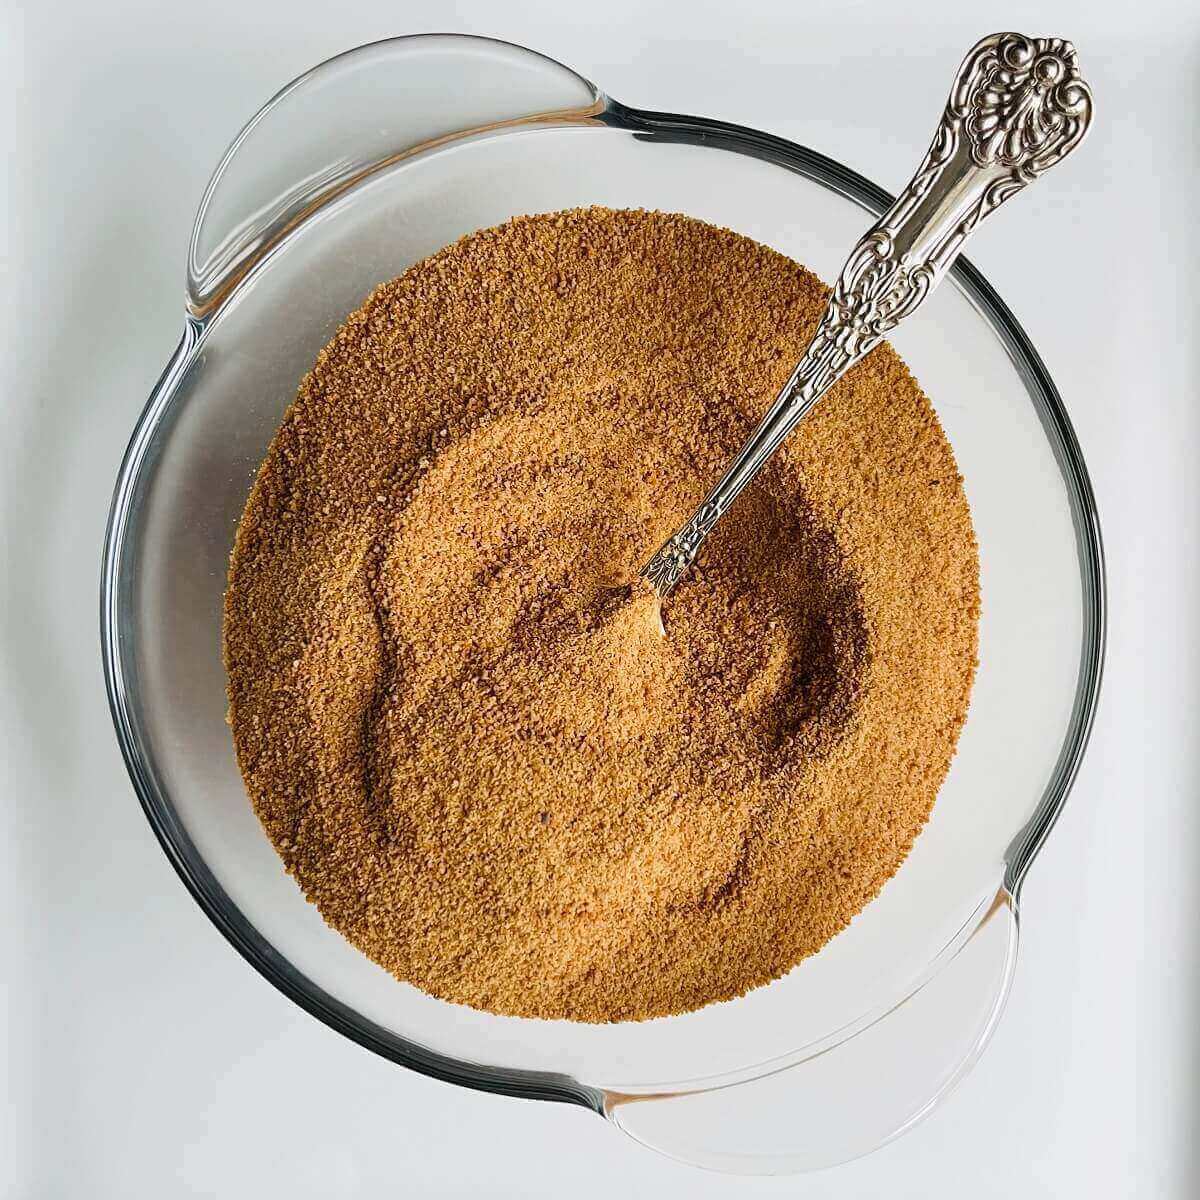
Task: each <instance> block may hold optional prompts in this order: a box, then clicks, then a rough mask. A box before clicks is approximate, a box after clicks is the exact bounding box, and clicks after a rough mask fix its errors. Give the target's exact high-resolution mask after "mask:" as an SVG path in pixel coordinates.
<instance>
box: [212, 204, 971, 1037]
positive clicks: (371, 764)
mask: <svg viewBox="0 0 1200 1200" xmlns="http://www.w3.org/2000/svg"><path fill="white" fill-rule="evenodd" d="M826 294H827V291H826V289H825V287H824V286H823V285H822V284H821V283H820V282H819V281H818V280H817V279H816V278H815V277H814V276H813V275H811V274H810V273H809V272H808V271H806V270H804V269H803V268H802V267H800V266H797V265H796V264H795V263H793V262H791V261H790V260H788V259H786V258H784V257H782V256H781V255H779V254H777V253H775V252H773V251H771V250H769V249H767V248H765V247H763V246H761V245H758V244H756V243H755V242H752V241H750V240H748V239H746V238H744V237H740V236H738V235H736V234H733V233H730V232H728V231H726V230H721V229H717V228H714V227H712V226H710V225H706V224H703V223H702V222H700V221H696V220H693V219H690V218H687V217H683V216H676V215H665V214H661V213H648V212H625V211H612V210H606V209H586V210H576V211H571V212H562V213H553V214H549V215H546V216H537V217H524V218H519V219H516V220H513V221H510V222H508V223H507V224H505V225H503V226H500V227H498V228H495V229H488V230H484V231H482V232H479V233H476V234H473V235H471V236H470V237H467V238H464V239H462V240H461V241H459V242H457V243H456V244H454V245H453V246H450V247H448V248H446V249H445V250H442V251H441V252H440V253H438V254H435V255H434V256H433V257H432V258H429V259H427V260H426V261H424V262H422V263H419V264H417V265H416V266H414V267H413V268H411V269H410V270H409V271H407V272H406V273H405V274H404V275H402V276H400V278H398V279H395V280H393V281H392V282H390V283H387V284H384V285H383V286H381V287H380V288H378V289H377V290H376V291H375V292H374V294H373V295H372V296H371V297H370V298H369V299H368V300H367V302H366V303H365V304H364V305H363V306H362V308H360V309H359V310H358V311H357V312H355V313H353V314H351V316H350V317H349V318H348V319H347V321H346V323H345V325H344V326H343V327H342V328H341V329H340V330H339V331H338V333H337V335H336V337H335V338H334V339H333V340H332V341H331V342H330V343H329V345H328V346H326V347H325V349H324V350H322V351H321V353H320V355H319V356H318V358H317V362H316V365H315V367H314V368H313V370H312V372H311V373H310V374H309V375H308V376H307V377H306V378H305V379H304V381H303V382H302V384H301V386H300V391H299V395H298V397H297V399H296V401H295V403H294V404H293V405H292V406H291V408H290V409H289V410H288V412H287V415H286V416H285V418H284V421H283V424H282V426H281V427H280V429H279V432H278V434H277V436H276V438H275V440H274V442H273V443H272V445H271V448H270V451H269V452H268V454H267V457H266V460H265V462H264V463H263V465H262V468H261V470H260V472H259V475H258V479H257V481H256V483H255V485H254V489H253V491H252V493H251V496H250V499H249V502H248V503H247V505H246V511H245V514H244V516H243V518H242V522H241V525H240V528H239V530H238V535H237V543H236V546H235V549H234V553H233V562H232V568H231V572H230V582H229V590H228V593H227V597H226V612H225V658H226V665H227V667H228V672H229V696H230V720H231V724H232V727H233V736H234V741H235V745H236V749H237V755H238V761H239V763H240V766H241V770H242V773H243V775H244V777H245V781H246V786H247V789H248V791H249V794H250V797H251V799H252V801H253V803H254V807H255V810H256V811H257V813H258V816H259V818H260V819H261V821H262V824H263V826H264V828H265V829H266V831H267V833H268V835H269V836H270V838H271V840H272V842H273V843H274V845H275V847H276V849H277V850H278V852H279V854H280V856H281V857H282V859H283V861H284V863H285V864H286V867H287V869H288V871H289V872H291V873H292V874H293V875H294V876H295V878H296V880H297V882H298V883H299V885H300V886H301V887H302V888H303V889H304V891H305V893H306V894H307V895H308V897H309V898H310V899H311V900H312V901H313V902H314V903H315V904H316V905H317V906H318V907H319V909H320V911H321V913H322V915H323V916H324V918H325V920H326V921H327V922H328V923H329V924H330V925H331V926H333V927H334V928H335V929H337V930H338V931H340V932H341V933H342V934H344V935H345V936H346V937H347V938H348V939H349V940H350V941H351V942H352V943H353V944H354V945H356V946H357V947H359V948H360V949H361V950H362V951H363V952H364V953H366V954H368V955H370V957H371V958H373V959H374V960H375V961H376V962H378V963H380V964H381V965H382V966H384V967H386V968H387V970H389V971H391V972H392V973H393V974H394V975H396V976H397V977H398V978H400V979H402V980H407V981H410V982H411V983H413V984H415V985H417V986H418V987H420V988H423V989H424V990H425V991H427V992H430V993H432V994H433V995H435V996H439V997H442V998H444V999H446V1000H451V1001H456V1002H459V1003H463V1004H469V1005H472V1006H474V1007H476V1008H481V1009H487V1010H490V1011H493V1012H497V1013H506V1014H514V1015H519V1016H526V1017H547V1018H570V1019H573V1020H580V1021H617V1020H631V1019H641V1018H646V1017H655V1016H660V1015H664V1014H670V1013H680V1012H684V1011H687V1010H689V1009H694V1008H697V1007H699V1006H701V1005H704V1004H707V1003H710V1002H712V1001H716V1000H726V999H729V998H731V997H734V996H737V995H739V994H741V993H743V992H745V991H746V990H747V989H749V988H753V987H756V986H758V985H760V984H764V983H767V982H768V981H770V980H772V979H774V978H776V977H778V976H779V975H781V974H783V973H784V972H786V971H788V970H789V969H790V968H791V967H793V966H795V964H796V963H798V962H799V961H800V960H801V959H803V958H804V957H805V956H807V955H809V954H812V953H814V952H815V951H816V950H818V949H820V947H821V946H822V945H823V944H824V943H825V942H826V941H828V940H829V939H830V938H831V937H833V936H834V934H836V933H837V932H838V931H839V930H840V929H842V928H843V927H844V926H845V925H846V924H847V922H849V921H850V919H851V918H852V917H853V916H854V915H855V914H856V913H857V912H858V911H859V910H860V909H862V907H863V906H864V905H865V904H866V903H868V901H870V900H871V899H872V898H873V897H874V896H875V895H876V894H877V893H878V891H879V889H880V888H881V887H882V886H883V884H884V883H885V882H886V881H887V879H888V878H889V877H890V876H891V875H892V874H893V873H894V872H895V871H896V869H897V868H898V867H899V865H900V863H901V862H902V861H903V859H904V857H905V855H906V854H907V853H908V850H909V848H910V846H911V845H912V842H913V839H914V838H915V836H916V835H917V833H918V832H919V831H920V829H921V827H922V825H923V824H924V822H925V821H926V819H927V818H928V816H929V812H930V809H931V807H932V805H933V802H934V797H935V796H936V794H937V790H938V788H939V786H940V785H941V782H942V780H943V778H944V777H945V774H946V771H947V769H948V767H949V764H950V759H951V756H952V755H953V752H954V747H955V742H956V740H957V737H958V733H959V730H960V728H961V726H962V723H963V720H964V718H965V716H966V711H967V703H968V698H969V694H970V689H971V681H972V677H973V673H974V667H975V656H976V636H977V634H976V631H977V623H978V612H979V583H978V580H979V574H978V562H977V554H976V547H975V541H974V536H973V533H972V528H971V520H970V514H969V512H968V508H967V503H966V499H965V497H964V494H963V490H962V484H961V479H960V478H959V475H958V473H957V470H956V467H955V463H954V458H953V455H952V453H951V450H950V446H949V445H948V443H947V441H946V439H945V437H944V436H943V433H942V431H941V428H940V426H939V424H938V421H937V418H936V417H935V415H934V413H933V410H932V408H931V407H930V405H929V402H928V401H927V400H926V398H925V396H924V395H923V394H922V392H921V390H920V388H919V387H918V385H917V383H916V381H915V380H914V379H913V378H912V376H911V375H910V374H909V373H908V371H907V369H906V368H905V366H904V364H903V363H902V362H901V361H900V359H899V358H898V357H897V356H896V354H895V353H894V352H893V351H892V349H891V348H890V347H889V346H888V345H886V344H885V345H881V346H880V347H878V348H877V349H876V350H875V351H873V352H872V353H871V354H870V355H869V356H868V357H867V358H866V359H865V360H864V362H863V363H862V364H860V365H859V366H858V367H856V368H855V369H854V370H853V371H852V372H851V373H850V374H849V375H848V376H847V378H846V379H845V380H843V381H842V382H841V383H840V384H839V385H838V386H837V387H836V388H834V389H833V391H832V392H831V394H830V395H829V396H828V397H827V398H826V399H825V400H824V402H823V403H822V404H821V405H820V406H819V407H818V408H817V409H816V410H815V412H814V413H813V414H812V415H811V416H810V417H809V418H808V419H807V420H806V421H805V422H804V424H803V425H802V426H801V428H800V429H799V430H798V431H797V432H796V433H795V434H794V435H793V436H792V438H791V439H790V440H789V441H788V442H787V443H786V445H785V447H784V448H783V450H782V451H781V452H780V454H779V455H778V456H777V458H776V460H775V461H774V462H772V463H771V464H770V465H769V466H768V468H767V469H766V470H765V471H764V472H763V473H762V474H761V475H760V476H759V478H758V479H757V480H756V481H755V482H754V483H753V484H752V485H751V487H750V488H749V489H748V490H747V491H746V493H745V494H744V495H743V496H742V498H741V499H740V500H739V501H738V503H737V504H736V505H735V507H734V508H733V510H732V511H731V512H730V513H729V514H728V516H727V517H726V518H725V519H724V520H723V521H722V523H721V524H720V525H719V526H718V528H717V530H716V531H715V533H714V534H713V535H712V537H711V538H710V539H709V540H708V542H707V544H706V547H705V550H704V552H703V554H702V556H701V559H700V560H699V562H698V563H697V566H696V568H695V569H694V570H693V572H692V573H691V574H690V575H689V576H688V577H687V578H686V580H685V581H684V582H683V584H682V585H681V586H680V587H679V589H678V591H677V592H676V593H674V594H673V595H672V596H671V598H670V599H669V600H668V601H667V602H666V604H665V606H664V611H663V622H664V625H665V629H666V636H663V635H662V633H661V632H660V630H659V628H658V626H657V624H656V620H655V614H654V612H653V609H654V600H653V598H652V597H651V596H649V595H648V594H647V593H646V592H644V591H643V590H641V589H640V588H638V587H633V588H630V587H629V586H624V587H622V586H621V585H628V584H629V583H630V581H633V580H634V579H635V578H636V574H637V570H638V568H639V566H640V565H641V564H642V563H643V562H644V561H645V559H646V558H647V557H648V556H649V555H650V553H652V552H653V550H654V549H655V548H656V547H657V546H659V545H660V544H661V542H662V541H663V540H664V539H665V538H666V537H667V536H668V535H669V534H670V533H671V532H672V531H673V530H674V529H675V528H676V527H677V526H678V525H679V523H680V522H681V521H682V520H683V519H684V518H686V517H687V515H688V514H689V513H690V511H691V509H692V507H693V506H694V505H695V504H696V503H697V502H698V501H699V500H700V499H701V497H702V496H703V495H704V493H705V492H706V491H707V490H708V488H709V487H710V486H711V485H712V484H713V482H715V480H716V478H717V476H718V475H719V473H720V471H721V469H722V467H723V465H724V464H725V462H726V461H727V460H728V458H729V456H730V455H731V454H732V453H733V452H734V451H735V450H736V449H737V448H738V446H739V445H740V444H741V442H742V440H743V439H744V438H745V436H746V435H747V434H748V433H749V432H750V430H751V429H752V428H753V426H754V425H755V423H756V422H757V421H758V419H759V418H760V417H761V416H762V414H763V412H764V411H765V410H766V408H767V406H768V405H769V404H770V402H771V400H772V399H773V398H774V396H775V394H776V392H777V390H778V389H779V388H780V386H781V385H782V384H783V383H784V381H785V380H786V379H787V377H788V375H789V373H790V372H791V370H792V367H793V366H794V364H795V363H796V361H797V360H798V359H799V357H800V355H801V354H802V352H803V351H804V348H805V346H806V344H807V340H808V338H809V336H810V334H811V333H812V331H813V329H814V327H815V325H816V322H817V319H818V318H819V316H820V314H821V311H822V309H823V306H824V301H825V296H826Z"/></svg>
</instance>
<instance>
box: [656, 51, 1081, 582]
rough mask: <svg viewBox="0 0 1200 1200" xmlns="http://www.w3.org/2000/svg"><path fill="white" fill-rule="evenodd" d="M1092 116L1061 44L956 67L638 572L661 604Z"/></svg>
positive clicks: (972, 57) (970, 59)
mask: <svg viewBox="0 0 1200 1200" xmlns="http://www.w3.org/2000/svg"><path fill="white" fill-rule="evenodd" d="M1091 120H1092V93H1091V90H1090V89H1089V87H1088V85H1087V84H1086V83H1085V82H1084V81H1083V80H1082V79H1081V78H1080V75H1079V63H1078V60H1077V58H1076V55H1075V48H1074V47H1073V46H1072V45H1071V43H1070V42H1068V41H1064V40H1063V39H1062V38H1031V37H1026V36H1025V35H1024V34H1020V33H995V34H992V35H991V36H990V37H986V38H984V39H983V40H982V41H980V42H978V43H977V44H976V45H975V46H974V47H973V48H972V49H971V51H970V53H968V55H967V57H966V58H965V59H964V60H963V63H962V66H960V67H959V69H958V73H957V74H956V75H955V77H954V84H953V86H952V87H951V90H950V96H949V99H948V100H947V102H946V108H945V111H944V112H943V114H942V119H941V121H940V122H939V124H938V127H937V130H936V131H935V133H934V136H933V141H932V143H931V144H930V147H929V150H928V151H927V153H926V155H925V157H924V159H923V160H922V162H921V165H920V166H919V167H918V168H917V171H916V174H915V175H914V176H913V177H912V179H911V181H910V182H909V184H908V187H906V188H905V189H904V191H903V192H901V193H900V195H899V197H898V198H897V199H896V202H895V203H894V204H893V205H892V207H891V208H890V209H888V211H887V212H886V213H884V215H883V216H882V217H880V219H879V220H878V221H877V222H876V223H875V225H873V226H872V227H871V229H869V230H868V231H867V233H866V234H865V235H864V236H863V237H862V238H861V239H860V240H859V242H858V244H857V245H856V246H855V247H854V250H853V251H852V252H851V254H850V257H849V258H848V259H847V260H846V264H845V266H844V267H843V268H842V272H841V275H840V276H839V277H838V281H837V283H836V284H835V285H834V288H833V292H832V294H831V295H830V298H829V302H828V305H827V307H826V309H825V313H824V315H823V316H822V318H821V321H820V324H819V325H818V326H817V331H816V333H815V335H814V336H813V339H812V342H811V343H810V345H809V347H808V349H807V350H806V352H805V354H804V357H803V358H802V359H801V361H800V363H799V365H798V366H797V367H796V369H795V371H794V372H793V373H792V375H791V378H790V379H789V380H788V382H787V383H786V384H785V385H784V387H783V390H782V391H781V392H780V393H779V396H778V397H777V398H776V400H775V403H774V404H773V405H772V406H771V409H770V411H769V412H768V413H767V415H766V416H765V417H764V418H763V420H762V422H761V423H760V424H759V426H758V428H757V429H756V430H755V431H754V433H752V434H751V436H750V438H749V439H748V440H747V442H746V444H745V445H744V446H743V447H742V449H741V450H740V451H739V452H738V454H737V455H735V456H734V458H733V460H732V461H731V462H730V464H729V466H728V467H727V468H726V471H725V473H724V475H722V477H721V479H720V480H719V481H718V483H717V485H716V486H715V487H714V488H713V489H712V491H711V492H710V493H709V494H708V496H707V497H705V499H704V502H703V503H702V504H701V505H700V507H699V508H698V509H697V510H696V511H695V512H694V513H693V514H692V516H691V517H690V518H689V520H688V521H687V523H686V524H685V525H684V526H683V527H682V528H681V529H680V530H679V531H678V533H676V534H675V535H674V536H673V537H672V538H670V539H669V540H668V541H667V542H666V543H665V544H664V545H663V546H662V547H660V549H659V550H658V551H657V552H656V553H655V554H654V557H653V558H651V559H650V561H649V562H648V563H647V564H646V565H645V566H644V567H643V568H642V571H641V576H642V578H643V579H645V580H647V581H648V582H649V583H650V584H652V585H653V587H654V589H655V591H656V592H657V593H658V595H659V596H666V595H667V594H668V593H669V592H670V591H671V590H672V589H673V588H674V587H675V585H676V584H677V583H678V582H679V580H680V578H681V577H682V576H683V575H684V573H685V572H686V571H687V569H688V567H689V566H690V565H691V563H692V562H693V561H694V559H695V557H696V555H697V554H698V553H699V550H700V547H701V545H702V544H703V542H704V539H705V538H706V537H707V536H708V534H709V532H710V531H711V530H712V528H713V526H714V525H716V523H717V521H718V520H719V519H720V517H721V516H722V514H723V513H724V512H725V511H726V510H727V509H728V508H729V506H730V505H731V504H732V503H733V502H734V500H735V499H737V497H738V495H739V494H740V493H741V491H742V489H743V488H744V487H745V486H746V484H747V483H749V481H750V480H751V479H752V478H753V477H754V475H755V474H756V473H757V472H758V470H759V469H760V468H761V467H762V465H763V464H764V463H765V462H766V461H767V460H768V459H769V458H770V457H771V455H772V454H774V452H775V450H776V449H778V447H779V445H780V444H781V443H782V441H783V439H784V438H785V437H786V436H787V435H788V433H790V432H791V430H792V429H794V428H795V426H796V425H797V424H798V423H799V422H800V421H801V420H802V419H803V418H804V416H805V415H806V414H807V413H808V412H809V410H810V409H811V408H812V407H813V405H815V404H816V403H817V401H818V400H820V398H821V397H822V396H823V395H824V394H825V393H826V392H827V391H828V390H829V389H830V388H831V387H833V385H834V384H835V383H837V381H838V380H839V379H841V378H842V376H843V375H845V373H846V372H847V371H849V370H850V368H851V367H853V366H854V365H855V364H856V363H857V362H859V361H860V360H861V359H862V358H863V357H864V356H865V355H867V354H868V353H870V351H871V350H872V349H873V348H874V347H875V346H876V345H878V344H879V342H880V341H881V340H882V339H883V338H884V337H885V336H886V335H887V334H888V333H889V332H890V331H891V330H892V329H894V328H895V327H896V326H897V325H899V324H900V322H901V321H903V320H904V319H905V318H906V317H908V316H910V315H911V314H912V313H913V312H914V311H915V310H916V309H917V308H918V307H919V306H920V305H921V303H922V302H923V301H924V300H925V298H926V297H927V296H928V295H929V293H930V292H931V291H932V290H933V289H934V287H936V286H937V284H938V282H939V281H940V280H941V278H942V276H943V275H944V274H945V273H946V271H947V270H949V268H950V265H951V264H952V263H953V261H954V260H955V258H957V257H958V255H959V253H960V252H961V250H962V248H963V244H964V242H965V241H966V239H967V238H968V236H970V234H971V233H972V231H973V230H974V229H975V227H976V226H977V225H978V224H979V222H980V221H981V220H982V219H983V218H984V217H986V216H987V215H988V214H989V213H991V212H994V211H995V209H997V208H998V207H999V206H1000V205H1001V204H1003V203H1004V201H1005V200H1007V199H1009V197H1011V196H1013V195H1015V194H1016V193H1017V192H1019V191H1020V190H1021V189H1022V188H1024V187H1026V186H1027V185H1028V184H1030V183H1032V182H1033V181H1034V180H1035V179H1037V177H1038V176H1039V175H1041V174H1042V173H1043V172H1044V171H1046V170H1048V169H1049V168H1050V167H1052V166H1054V165H1055V164H1056V163H1058V162H1061V161H1062V159H1064V158H1065V157H1066V156H1067V155H1068V154H1070V153H1071V151H1072V150H1074V149H1075V147H1076V146H1077V145H1078V144H1079V143H1080V142H1081V141H1082V140H1083V137H1084V135H1085V134H1086V133H1087V131H1088V128H1089V126H1090V125H1091Z"/></svg>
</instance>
